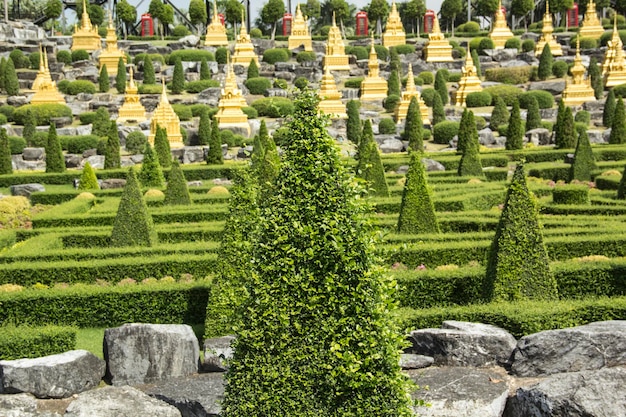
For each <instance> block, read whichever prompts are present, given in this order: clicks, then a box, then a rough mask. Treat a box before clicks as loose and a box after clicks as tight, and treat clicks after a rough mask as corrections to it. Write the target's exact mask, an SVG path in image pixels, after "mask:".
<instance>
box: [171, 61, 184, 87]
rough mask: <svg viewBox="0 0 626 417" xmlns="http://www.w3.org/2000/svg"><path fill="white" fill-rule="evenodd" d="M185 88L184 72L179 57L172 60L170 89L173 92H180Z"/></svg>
mask: <svg viewBox="0 0 626 417" xmlns="http://www.w3.org/2000/svg"><path fill="white" fill-rule="evenodd" d="M184 89H185V73H184V71H183V63H182V62H181V60H180V59H177V60H176V61H174V75H172V86H171V90H172V93H174V94H180V93H182V92H183V90H184Z"/></svg>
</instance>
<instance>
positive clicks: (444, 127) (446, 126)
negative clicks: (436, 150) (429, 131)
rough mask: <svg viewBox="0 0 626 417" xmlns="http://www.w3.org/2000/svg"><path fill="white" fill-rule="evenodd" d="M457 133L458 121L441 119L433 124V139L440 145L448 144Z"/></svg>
mask: <svg viewBox="0 0 626 417" xmlns="http://www.w3.org/2000/svg"><path fill="white" fill-rule="evenodd" d="M458 133H459V122H448V121H443V122H440V123H437V124H436V125H435V126H433V141H434V142H435V143H438V144H441V145H448V144H449V143H450V141H451V140H452V139H453V138H454V137H455V136H456V135H457V134H458Z"/></svg>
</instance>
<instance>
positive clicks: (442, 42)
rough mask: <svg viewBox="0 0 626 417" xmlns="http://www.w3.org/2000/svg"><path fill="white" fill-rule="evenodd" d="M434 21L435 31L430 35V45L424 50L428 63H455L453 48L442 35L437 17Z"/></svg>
mask: <svg viewBox="0 0 626 417" xmlns="http://www.w3.org/2000/svg"><path fill="white" fill-rule="evenodd" d="M433 20H434V22H433V30H432V32H431V33H429V34H428V44H427V45H426V48H425V49H424V51H425V55H426V62H451V61H453V59H452V46H451V45H450V42H448V40H447V39H446V37H445V36H444V35H443V33H441V27H439V19H437V15H435V16H434V19H433Z"/></svg>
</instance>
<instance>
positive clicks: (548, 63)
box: [537, 43, 554, 80]
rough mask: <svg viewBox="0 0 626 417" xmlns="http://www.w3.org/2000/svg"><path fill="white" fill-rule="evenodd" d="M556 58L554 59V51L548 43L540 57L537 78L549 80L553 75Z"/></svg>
mask: <svg viewBox="0 0 626 417" xmlns="http://www.w3.org/2000/svg"><path fill="white" fill-rule="evenodd" d="M553 62H554V58H553V57H552V51H550V45H549V44H548V43H546V44H545V45H544V47H543V50H542V51H541V55H540V56H539V68H538V69H537V76H538V77H539V79H540V80H547V79H548V78H550V76H551V75H552V63H553Z"/></svg>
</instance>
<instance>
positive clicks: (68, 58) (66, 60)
mask: <svg viewBox="0 0 626 417" xmlns="http://www.w3.org/2000/svg"><path fill="white" fill-rule="evenodd" d="M57 62H61V63H63V64H65V65H71V64H72V54H71V53H70V51H66V50H60V51H58V52H57Z"/></svg>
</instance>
